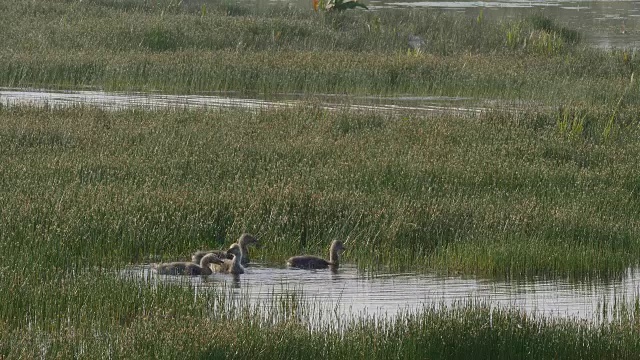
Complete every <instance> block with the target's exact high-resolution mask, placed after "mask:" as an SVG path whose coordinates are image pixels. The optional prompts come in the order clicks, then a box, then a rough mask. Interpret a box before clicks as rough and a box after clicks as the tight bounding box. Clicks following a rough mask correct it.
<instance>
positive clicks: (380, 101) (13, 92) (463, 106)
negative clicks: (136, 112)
mask: <svg viewBox="0 0 640 360" xmlns="http://www.w3.org/2000/svg"><path fill="white" fill-rule="evenodd" d="M310 103H312V104H315V105H316V106H318V107H320V108H323V109H328V110H337V109H345V108H348V109H351V110H364V111H385V112H397V111H417V112H425V113H442V112H447V113H455V114H457V115H464V114H478V113H480V112H482V111H484V110H485V108H484V107H483V106H482V103H484V101H481V100H471V99H468V98H461V97H447V96H425V97H406V96H399V97H378V96H349V97H346V96H344V95H332V94H324V95H323V94H320V95H313V98H312V99H309V98H308V96H307V95H304V94H277V95H273V96H271V97H269V98H243V97H239V96H238V95H237V94H234V93H218V94H215V95H172V94H157V93H118V92H105V91H50V90H38V89H14V88H0V105H4V106H15V105H29V106H41V107H43V106H50V107H72V106H94V107H99V108H103V109H111V110H121V109H130V108H143V109H149V110H154V109H184V108H211V109H216V108H245V109H255V110H259V109H266V108H288V107H294V106H300V105H304V104H310ZM492 108H496V105H495V104H494V105H492Z"/></svg>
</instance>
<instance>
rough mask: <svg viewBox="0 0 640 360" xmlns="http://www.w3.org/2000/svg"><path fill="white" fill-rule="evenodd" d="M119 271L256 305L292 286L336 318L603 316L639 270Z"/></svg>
mask: <svg viewBox="0 0 640 360" xmlns="http://www.w3.org/2000/svg"><path fill="white" fill-rule="evenodd" d="M121 275H122V276H123V277H125V278H126V279H130V280H133V281H145V282H151V283H154V284H158V283H173V284H179V285H183V286H189V287H192V288H193V289H194V291H196V292H200V291H218V290H220V289H224V290H225V291H228V292H229V294H230V295H231V297H232V298H235V299H237V300H238V301H239V302H244V303H249V304H256V305H263V304H266V303H268V302H269V301H277V299H278V298H279V296H280V297H286V296H287V295H288V294H291V293H297V294H300V295H301V298H302V299H303V300H304V301H310V302H311V303H313V304H315V306H321V307H324V309H325V311H327V312H331V313H333V314H334V315H336V316H338V317H339V318H352V317H354V316H356V317H358V316H364V315H366V316H373V317H378V318H387V319H389V318H393V317H394V316H396V315H398V314H402V313H407V312H415V311H419V310H420V309H423V308H425V307H432V306H433V307H440V306H451V305H459V304H468V303H470V302H471V303H473V304H475V303H477V304H483V305H486V306H490V307H491V308H505V309H518V310H521V311H525V312H527V313H530V314H534V315H542V316H545V317H554V318H557V317H560V318H567V319H580V320H586V321H594V322H598V321H609V320H611V314H612V313H613V312H614V310H615V309H616V308H617V309H620V308H621V307H623V306H627V308H629V309H634V307H636V306H637V305H638V304H637V301H638V294H639V292H640V269H639V268H630V269H628V270H627V271H626V273H625V274H624V275H622V276H620V277H619V278H616V279H607V280H589V281H575V280H570V279H557V278H556V279H553V280H548V279H540V278H532V279H525V280H510V281H507V280H490V279H482V278H477V277H461V276H441V275H436V274H418V273H376V274H373V275H372V274H370V273H369V274H368V273H364V272H359V271H358V270H357V269H356V267H354V266H353V265H348V264H347V265H345V266H342V267H341V268H340V269H338V271H336V272H332V271H330V270H311V271H310V270H300V269H291V268H284V267H279V266H267V265H264V264H257V265H252V266H250V267H248V268H247V271H246V273H245V274H243V275H240V276H239V277H237V278H234V277H233V276H232V275H227V274H213V275H209V276H170V275H158V274H156V273H155V271H154V270H153V269H152V268H151V266H150V265H139V266H131V267H128V268H126V269H124V270H122V271H121Z"/></svg>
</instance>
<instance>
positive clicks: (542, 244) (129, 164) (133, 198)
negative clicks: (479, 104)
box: [0, 107, 640, 276]
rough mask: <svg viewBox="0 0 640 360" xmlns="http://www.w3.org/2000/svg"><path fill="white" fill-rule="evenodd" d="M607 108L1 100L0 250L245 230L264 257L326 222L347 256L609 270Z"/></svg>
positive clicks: (630, 131)
mask: <svg viewBox="0 0 640 360" xmlns="http://www.w3.org/2000/svg"><path fill="white" fill-rule="evenodd" d="M594 111H595V110H594ZM606 114H608V113H597V112H593V111H592V112H584V113H579V112H576V111H575V110H574V111H573V112H572V111H570V110H569V109H564V110H558V111H557V112H553V113H537V112H529V113H520V114H518V115H515V116H514V115H513V114H508V115H504V114H500V113H487V114H485V115H483V116H482V117H480V118H460V117H455V116H453V115H438V116H433V117H427V118H424V117H420V116H417V115H411V114H397V115H393V116H391V115H389V114H379V113H348V112H339V111H338V112H329V111H324V110H319V109H316V108H313V107H311V108H297V109H285V110H265V111H261V112H259V113H252V112H249V111H241V110H238V111H195V110H194V111H177V112H176V111H159V112H145V111H137V110H130V111H119V112H107V111H102V110H95V109H81V108H78V109H68V110H52V111H49V110H47V109H29V108H5V109H2V110H0V140H1V141H0V144H1V145H0V146H1V147H2V148H1V150H2V151H1V152H0V153H1V154H2V162H3V166H2V168H1V171H2V173H1V174H0V175H1V176H0V179H1V181H2V186H1V189H2V190H1V191H0V200H1V201H2V203H3V204H4V206H3V207H2V209H1V210H0V212H1V217H2V219H3V222H2V228H1V229H0V230H1V231H0V237H2V239H1V240H2V241H0V244H1V245H0V259H1V260H2V263H4V264H7V265H9V266H12V267H18V268H23V267H25V266H26V267H28V268H30V267H32V266H35V267H36V268H39V266H43V265H44V266H46V267H49V268H60V269H70V268H75V269H83V268H85V267H86V266H87V264H92V265H96V266H113V265H118V264H124V263H130V262H133V263H136V262H148V261H151V260H157V259H158V258H162V259H165V260H169V259H177V258H188V257H189V254H190V252H191V251H193V250H195V249H197V248H201V247H205V248H206V247H221V246H223V244H226V243H228V242H229V241H230V240H231V239H233V238H235V237H237V236H238V235H239V234H240V233H242V232H245V231H248V232H252V233H256V234H258V235H260V236H261V237H262V238H263V239H264V242H265V246H263V248H262V249H261V250H259V251H258V252H256V256H258V257H259V258H262V260H264V261H268V262H274V263H278V264H282V263H283V261H284V259H286V258H287V257H288V256H291V255H294V254H298V253H300V252H302V251H312V252H315V253H324V252H325V251H326V249H325V248H326V246H327V244H328V243H329V242H330V241H331V240H332V239H334V238H338V239H345V240H347V244H348V247H349V248H350V251H349V252H348V253H347V259H348V261H350V262H354V263H357V264H359V265H360V266H361V267H364V268H374V269H375V268H377V267H380V266H382V267H389V268H393V269H420V268H428V269H438V270H441V271H445V272H447V271H449V272H464V273H477V274H483V275H488V276H495V275H507V276H511V275H513V276H520V275H525V274H528V275H535V274H570V275H576V276H582V275H596V274H600V275H606V274H610V273H611V274H615V273H620V272H621V271H623V270H624V269H625V268H626V267H627V266H629V265H632V264H635V262H636V259H637V258H638V255H639V254H640V243H639V242H638V239H637V237H636V236H635V234H637V231H638V224H639V223H640V218H639V217H638V213H639V212H638V207H639V202H638V198H637V192H638V185H637V179H638V169H639V167H638V158H639V157H638V151H639V150H638V141H637V139H636V136H637V124H638V115H637V114H638V112H637V111H631V110H628V111H626V112H620V113H618V115H617V117H616V120H615V121H614V122H613V123H612V122H610V119H609V118H608V117H607V116H606ZM32 262H33V263H32Z"/></svg>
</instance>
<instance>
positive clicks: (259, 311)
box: [0, 271, 640, 359]
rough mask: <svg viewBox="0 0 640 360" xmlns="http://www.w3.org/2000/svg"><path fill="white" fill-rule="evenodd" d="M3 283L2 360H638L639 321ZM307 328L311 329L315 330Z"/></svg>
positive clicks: (68, 279)
mask: <svg viewBox="0 0 640 360" xmlns="http://www.w3.org/2000/svg"><path fill="white" fill-rule="evenodd" d="M55 278H56V280H53V279H50V280H43V281H39V280H34V279H33V276H31V274H24V275H21V274H18V273H12V274H11V275H10V276H3V277H2V278H0V284H2V288H3V289H5V291H3V292H2V293H0V299H2V300H3V301H4V302H3V303H4V304H5V306H3V307H2V308H0V355H2V356H3V357H5V358H7V359H17V358H36V357H38V358H51V359H54V358H78V359H94V358H95V359H102V358H107V357H113V358H168V359H177V358H185V357H190V358H203V359H204V358H207V359H218V358H225V359H227V358H230V359H263V358H264V359H302V358H308V357H310V356H312V357H315V358H327V357H331V358H336V359H354V358H357V359H371V358H373V359H389V358H403V359H424V358H429V359H466V358H468V356H469V354H470V353H473V354H474V358H476V359H514V358H517V359H540V358H555V357H557V358H562V359H602V358H609V357H615V358H620V359H633V358H634V357H635V356H636V355H637V353H638V351H639V350H640V349H639V347H640V343H639V342H638V339H637V336H636V333H637V329H638V320H637V319H638V313H637V312H638V310H637V308H636V309H635V310H634V309H627V308H624V309H620V310H619V311H617V312H616V314H614V319H615V320H614V321H613V322H610V323H607V322H596V323H585V322H574V321H569V320H553V319H548V318H544V317H540V316H531V315H527V314H524V313H520V312H518V311H513V310H504V309H502V310H501V309H497V308H493V309H492V308H491V307H490V305H489V304H472V303H470V302H469V303H464V302H463V303H459V304H456V305H454V306H448V307H446V306H435V305H434V306H426V307H424V308H423V309H422V310H421V311H418V312H416V313H405V314H400V315H399V316H397V317H396V318H393V319H391V318H377V319H373V318H347V319H345V318H342V319H339V320H340V321H339V322H338V321H337V320H338V319H336V318H335V315H334V314H332V313H331V312H322V311H320V312H309V311H308V309H310V308H312V307H313V302H311V303H307V302H305V301H304V300H303V299H302V298H300V297H299V296H298V295H296V294H295V293H292V294H291V295H290V296H283V297H281V298H279V299H274V300H275V301H274V302H273V303H271V305H267V306H265V307H259V306H251V305H247V304H243V303H242V302H237V299H236V300H234V299H233V298H232V297H231V296H229V295H225V294H224V291H217V290H216V289H209V290H208V291H199V292H198V293H197V294H196V295H195V296H194V292H193V289H191V288H188V287H181V286H177V285H169V284H163V283H162V282H159V283H157V284H149V283H146V284H145V283H142V284H140V283H135V282H129V281H125V280H123V279H118V278H115V277H114V274H111V273H108V272H103V271H101V272H96V271H92V272H88V273H87V272H83V273H77V274H75V275H71V274H55ZM309 320H313V321H314V324H315V325H314V329H310V326H309Z"/></svg>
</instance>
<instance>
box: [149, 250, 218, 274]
mask: <svg viewBox="0 0 640 360" xmlns="http://www.w3.org/2000/svg"><path fill="white" fill-rule="evenodd" d="M221 262H222V260H220V259H219V258H218V257H217V256H216V255H215V254H207V255H205V256H203V257H202V259H200V265H198V264H194V263H190V262H180V261H178V262H171V263H162V264H154V266H153V267H154V268H155V269H156V272H157V273H158V274H162V275H211V274H213V271H211V266H210V265H211V264H217V263H221Z"/></svg>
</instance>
